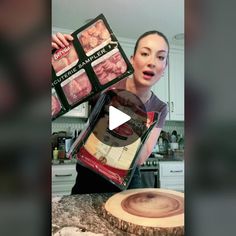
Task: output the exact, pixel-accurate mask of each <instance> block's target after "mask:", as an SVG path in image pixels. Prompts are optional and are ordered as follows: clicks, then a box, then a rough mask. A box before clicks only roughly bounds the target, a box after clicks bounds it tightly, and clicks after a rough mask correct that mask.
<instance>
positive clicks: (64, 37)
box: [51, 32, 74, 49]
mask: <svg viewBox="0 0 236 236" xmlns="http://www.w3.org/2000/svg"><path fill="white" fill-rule="evenodd" d="M73 39H74V38H73V37H72V36H71V35H70V34H62V33H60V32H58V33H56V34H54V35H53V36H52V43H51V45H52V48H55V49H60V48H64V47H66V46H68V45H69V43H70V41H72V40H73Z"/></svg>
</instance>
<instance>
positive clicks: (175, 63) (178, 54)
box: [168, 49, 184, 121]
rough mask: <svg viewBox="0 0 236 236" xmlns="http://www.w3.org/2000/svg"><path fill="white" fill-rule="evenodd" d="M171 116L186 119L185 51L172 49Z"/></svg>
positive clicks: (170, 75)
mask: <svg viewBox="0 0 236 236" xmlns="http://www.w3.org/2000/svg"><path fill="white" fill-rule="evenodd" d="M168 77H169V80H168V81H169V116H170V117H169V118H170V120H182V121H183V120H184V53H183V50H176V49H175V50H172V51H170V55H169V76H168Z"/></svg>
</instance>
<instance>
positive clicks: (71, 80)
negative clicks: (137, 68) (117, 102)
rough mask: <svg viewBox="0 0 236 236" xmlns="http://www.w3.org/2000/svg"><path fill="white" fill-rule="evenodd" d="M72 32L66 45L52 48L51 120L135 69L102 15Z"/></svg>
mask: <svg viewBox="0 0 236 236" xmlns="http://www.w3.org/2000/svg"><path fill="white" fill-rule="evenodd" d="M71 35H72V36H73V38H74V40H73V41H71V42H70V44H69V46H67V47H65V48H61V49H58V50H53V51H52V57H51V63H52V86H51V87H52V111H51V117H52V120H54V119H56V118H58V117H60V116H62V115H63V114H65V113H67V112H68V111H70V110H71V109H73V108H74V107H76V106H78V105H79V104H81V103H83V102H85V101H88V100H89V99H90V98H91V97H92V96H94V95H95V94H97V93H99V92H101V91H103V90H105V89H107V88H108V87H110V86H112V85H113V84H115V83H117V82H118V81H120V80H121V79H123V78H126V77H128V76H129V75H130V74H132V73H133V71H134V70H133V67H132V65H131V63H130V61H129V59H128V58H127V57H126V55H125V53H124V51H123V49H122V48H121V45H120V43H119V42H118V40H117V38H116V37H115V35H114V33H113V31H112V30H111V28H110V26H109V24H108V23H107V21H106V19H105V17H104V15H103V14H101V15H99V16H97V17H96V18H95V19H93V20H92V21H90V22H89V23H88V24H86V25H84V26H83V27H81V28H79V29H78V30H76V31H75V32H73V33H72V34H71Z"/></svg>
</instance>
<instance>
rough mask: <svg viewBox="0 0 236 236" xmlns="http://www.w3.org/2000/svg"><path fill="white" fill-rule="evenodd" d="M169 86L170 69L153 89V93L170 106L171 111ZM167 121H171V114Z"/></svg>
mask: <svg viewBox="0 0 236 236" xmlns="http://www.w3.org/2000/svg"><path fill="white" fill-rule="evenodd" d="M168 84H169V82H168V68H166V71H165V74H164V76H163V77H161V79H160V80H159V81H158V82H157V83H156V84H155V85H154V86H153V87H152V91H153V93H154V94H155V95H156V96H157V97H158V98H159V99H160V100H161V101H163V102H165V103H166V104H167V105H168V109H169V91H168V86H169V85H168ZM166 120H169V114H168V115H167V117H166Z"/></svg>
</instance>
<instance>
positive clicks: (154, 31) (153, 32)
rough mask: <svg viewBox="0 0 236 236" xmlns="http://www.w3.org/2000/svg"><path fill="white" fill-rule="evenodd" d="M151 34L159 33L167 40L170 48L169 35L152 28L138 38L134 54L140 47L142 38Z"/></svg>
mask: <svg viewBox="0 0 236 236" xmlns="http://www.w3.org/2000/svg"><path fill="white" fill-rule="evenodd" d="M150 34H157V35H159V36H161V37H162V38H163V39H164V40H165V42H166V43H167V46H168V49H169V48H170V45H169V41H168V39H167V37H166V36H165V35H164V34H163V33H161V32H159V31H157V30H150V31H147V32H145V33H144V34H142V35H141V36H139V38H138V39H137V41H136V44H135V47H134V55H135V53H136V51H137V47H138V44H139V42H140V40H141V39H142V38H144V37H146V36H148V35H150Z"/></svg>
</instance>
